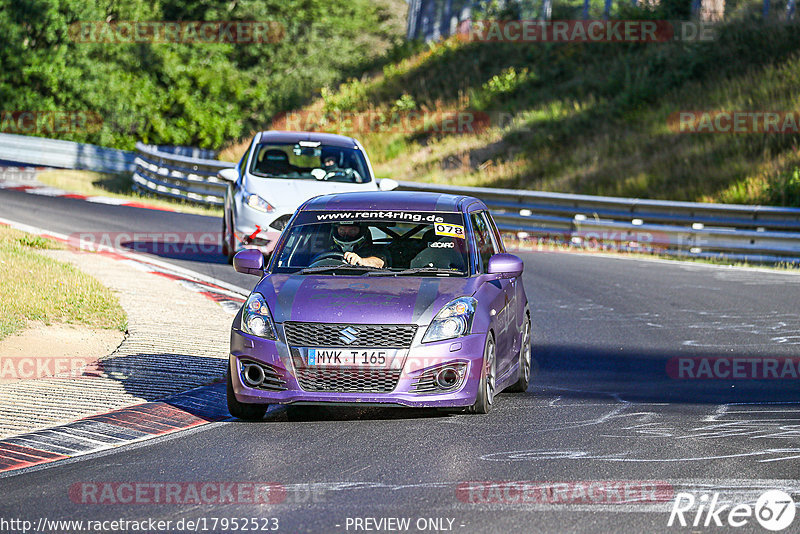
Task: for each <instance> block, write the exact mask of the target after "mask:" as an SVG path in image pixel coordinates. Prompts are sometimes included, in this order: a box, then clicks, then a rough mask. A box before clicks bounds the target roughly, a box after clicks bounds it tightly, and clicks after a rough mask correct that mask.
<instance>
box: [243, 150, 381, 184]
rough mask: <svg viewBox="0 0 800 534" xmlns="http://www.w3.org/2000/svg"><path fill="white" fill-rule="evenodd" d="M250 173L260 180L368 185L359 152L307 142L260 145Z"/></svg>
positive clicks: (367, 175)
mask: <svg viewBox="0 0 800 534" xmlns="http://www.w3.org/2000/svg"><path fill="white" fill-rule="evenodd" d="M250 173H251V174H253V175H255V176H260V177H264V178H290V179H299V180H319V181H328V182H345V183H356V184H360V183H366V182H370V181H372V177H371V176H370V173H369V168H368V167H367V162H366V160H365V159H364V155H363V154H362V152H361V151H360V150H358V149H355V148H347V147H339V146H331V145H323V144H321V143H318V142H310V141H301V142H299V143H260V144H259V145H257V146H256V149H255V153H254V155H253V159H252V161H251V163H250Z"/></svg>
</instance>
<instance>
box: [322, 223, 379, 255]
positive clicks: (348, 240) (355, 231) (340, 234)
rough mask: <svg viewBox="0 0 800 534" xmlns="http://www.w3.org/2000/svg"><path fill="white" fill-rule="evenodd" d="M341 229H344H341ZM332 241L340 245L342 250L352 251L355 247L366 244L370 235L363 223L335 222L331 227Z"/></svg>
mask: <svg viewBox="0 0 800 534" xmlns="http://www.w3.org/2000/svg"><path fill="white" fill-rule="evenodd" d="M342 229H346V230H344V231H342ZM331 237H332V238H333V242H334V243H336V244H337V245H339V247H341V249H342V252H352V251H353V250H354V249H356V248H357V247H360V246H361V245H364V244H366V243H367V242H368V241H369V240H370V238H371V236H370V233H369V228H367V226H366V225H364V224H354V223H336V224H334V225H333V229H331Z"/></svg>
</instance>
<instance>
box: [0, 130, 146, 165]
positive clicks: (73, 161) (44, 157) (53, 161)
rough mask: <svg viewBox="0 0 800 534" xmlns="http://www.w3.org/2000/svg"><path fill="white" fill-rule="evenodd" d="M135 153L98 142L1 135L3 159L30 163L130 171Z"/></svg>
mask: <svg viewBox="0 0 800 534" xmlns="http://www.w3.org/2000/svg"><path fill="white" fill-rule="evenodd" d="M135 157H136V156H135V155H134V153H133V152H126V151H124V150H115V149H113V148H105V147H100V146H97V145H89V144H85V143H74V142H72V141H61V140H58V139H47V138H45V137H33V136H29V135H16V134H0V160H3V161H13V162H15V163H24V164H29V165H37V166H45V167H58V168H62V169H84V170H90V171H98V172H130V171H132V170H133V169H134V167H135V164H134V159H135Z"/></svg>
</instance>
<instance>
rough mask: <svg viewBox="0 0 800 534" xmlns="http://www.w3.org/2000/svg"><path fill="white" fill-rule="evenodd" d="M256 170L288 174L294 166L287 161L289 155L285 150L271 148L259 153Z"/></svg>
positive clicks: (266, 172)
mask: <svg viewBox="0 0 800 534" xmlns="http://www.w3.org/2000/svg"><path fill="white" fill-rule="evenodd" d="M256 170H257V171H258V172H263V173H265V174H288V173H290V172H293V171H294V168H293V167H292V165H291V164H290V163H289V156H288V155H287V154H286V152H284V151H283V150H279V149H277V148H271V149H269V150H265V151H263V152H262V153H261V154H260V155H259V157H258V163H257V164H256Z"/></svg>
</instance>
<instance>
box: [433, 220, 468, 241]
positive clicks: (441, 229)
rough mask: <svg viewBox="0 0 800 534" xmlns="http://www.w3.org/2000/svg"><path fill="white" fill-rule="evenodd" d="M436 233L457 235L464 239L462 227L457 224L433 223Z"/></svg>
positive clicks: (450, 235)
mask: <svg viewBox="0 0 800 534" xmlns="http://www.w3.org/2000/svg"><path fill="white" fill-rule="evenodd" d="M434 231H435V232H436V235H446V236H449V237H457V238H459V239H466V235H465V234H464V227H463V226H459V225H458V224H447V223H436V224H435V225H434Z"/></svg>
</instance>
